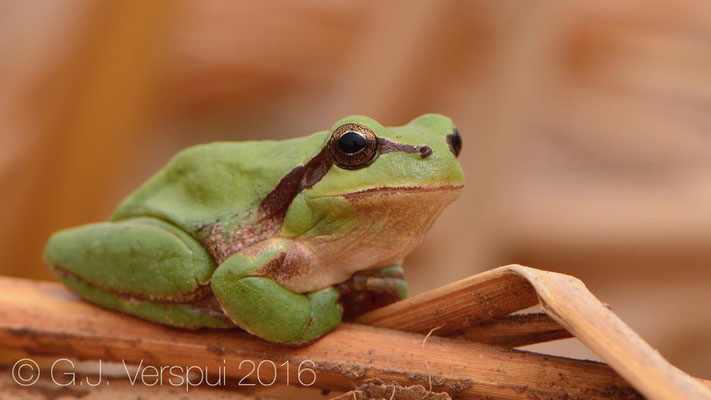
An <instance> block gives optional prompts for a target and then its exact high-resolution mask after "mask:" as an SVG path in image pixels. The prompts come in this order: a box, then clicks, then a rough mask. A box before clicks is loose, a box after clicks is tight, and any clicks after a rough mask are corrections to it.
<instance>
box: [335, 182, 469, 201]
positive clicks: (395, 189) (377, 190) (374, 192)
mask: <svg viewBox="0 0 711 400" xmlns="http://www.w3.org/2000/svg"><path fill="white" fill-rule="evenodd" d="M463 187H464V185H440V186H381V187H374V188H369V189H363V190H359V191H356V192H350V193H344V194H340V195H335V196H340V197H344V198H346V199H354V198H360V197H369V196H387V195H392V194H408V193H412V194H416V193H429V192H459V191H461V190H462V188H463ZM323 197H325V196H323Z"/></svg>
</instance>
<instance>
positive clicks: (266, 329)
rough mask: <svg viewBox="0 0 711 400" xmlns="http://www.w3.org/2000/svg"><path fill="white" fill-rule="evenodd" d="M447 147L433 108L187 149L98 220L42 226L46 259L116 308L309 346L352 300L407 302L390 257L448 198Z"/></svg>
mask: <svg viewBox="0 0 711 400" xmlns="http://www.w3.org/2000/svg"><path fill="white" fill-rule="evenodd" d="M461 148H462V138H461V135H460V132H459V130H458V129H457V128H456V127H455V125H454V124H453V122H452V120H451V119H450V118H449V117H446V116H443V115H440V114H425V115H422V116H419V117H417V118H415V119H413V120H412V121H410V122H409V123H407V124H405V125H401V126H393V127H385V126H383V125H381V124H380V123H378V122H377V121H375V120H374V119H372V118H369V117H366V116H362V115H353V116H348V117H345V118H342V119H340V120H339V121H337V122H336V123H335V124H333V125H332V126H331V128H330V129H328V130H322V131H319V132H316V133H314V134H311V135H307V136H303V137H297V138H291V139H284V140H250V141H242V142H227V141H225V142H214V143H207V144H200V145H196V146H192V147H189V148H187V149H185V150H182V151H180V152H178V153H177V154H176V155H175V156H173V157H172V158H171V159H170V160H169V161H168V163H167V164H166V165H165V166H164V167H163V168H162V169H160V170H159V171H158V172H156V173H155V174H154V175H153V176H151V177H150V178H149V179H148V180H147V181H146V182H145V183H143V184H142V185H140V186H139V187H138V188H137V189H136V190H135V191H134V192H133V193H131V194H130V195H128V197H126V198H125V199H124V200H123V201H121V202H120V203H119V205H118V206H117V208H116V209H115V211H114V212H113V214H111V215H110V217H109V218H108V220H107V221H105V222H97V223H89V224H85V225H80V226H77V227H73V228H68V229H64V230H61V231H58V232H56V233H54V234H52V235H51V236H50V237H49V239H48V241H47V244H46V246H45V250H44V260H45V263H46V264H47V265H48V267H49V269H50V270H51V271H52V273H53V275H54V276H55V277H56V278H57V280H59V281H60V282H62V283H63V284H64V285H65V286H66V287H68V288H69V289H70V290H71V291H73V292H75V293H76V294H78V295H79V296H80V297H81V298H84V299H85V300H88V301H89V302H91V303H95V304H97V305H99V306H102V307H105V308H108V309H111V310H114V311H118V312H122V313H126V314H130V315H133V316H136V317H139V318H143V319H146V320H150V321H154V322H158V323H162V324H166V325H170V326H177V327H182V328H190V329H198V328H236V327H239V328H242V329H243V330H245V331H247V332H249V333H250V334H252V335H255V336H257V337H259V338H261V339H264V340H266V341H269V342H275V343H281V344H287V345H300V344H305V343H309V342H312V341H314V340H316V339H318V338H319V337H321V336H323V335H324V334H326V333H327V332H329V331H331V330H332V329H334V328H335V327H337V326H338V325H339V323H340V322H341V321H342V320H343V319H344V313H345V314H346V315H347V314H348V312H347V309H346V307H344V304H360V303H359V301H353V299H357V298H360V299H362V298H370V299H371V300H372V299H381V300H382V299H387V301H380V300H379V301H375V300H373V301H371V302H370V303H369V304H366V306H363V307H360V308H361V309H370V308H372V307H373V304H376V303H384V304H389V303H391V302H394V301H397V300H400V299H404V298H405V297H406V296H407V281H406V280H405V277H404V272H403V269H402V263H403V259H404V258H405V256H407V255H408V254H410V253H411V252H412V251H413V250H414V249H415V248H416V247H417V246H418V245H419V244H420V243H421V242H422V240H423V237H424V235H425V232H426V231H428V230H429V228H430V227H431V226H432V224H433V222H434V221H435V219H436V218H437V216H438V215H439V214H440V213H441V212H442V210H443V209H444V208H445V207H446V206H447V205H449V204H450V203H452V202H453V201H454V200H455V199H456V198H457V197H459V195H460V193H461V191H462V188H463V186H464V179H465V177H464V172H463V169H462V166H461V164H460V162H459V160H458V156H459V154H460V151H461ZM364 293H365V294H366V295H365V296H363V294H364ZM368 294H371V295H372V296H371V297H369V296H368ZM356 295H359V296H356ZM348 299H350V300H348ZM349 301H350V303H349ZM361 303H362V302H361ZM378 305H381V304H376V305H375V306H378ZM354 308H358V307H354ZM361 311H362V310H361Z"/></svg>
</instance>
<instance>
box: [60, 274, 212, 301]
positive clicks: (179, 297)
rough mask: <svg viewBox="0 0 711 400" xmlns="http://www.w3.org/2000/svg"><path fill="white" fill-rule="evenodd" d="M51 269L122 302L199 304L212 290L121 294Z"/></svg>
mask: <svg viewBox="0 0 711 400" xmlns="http://www.w3.org/2000/svg"><path fill="white" fill-rule="evenodd" d="M52 269H54V271H55V272H56V273H57V274H58V275H60V276H62V277H63V278H71V279H74V280H77V281H80V282H82V283H83V284H85V285H87V286H91V287H93V288H95V289H99V290H102V291H104V292H111V293H112V294H114V295H115V296H116V297H118V298H120V299H123V300H130V301H147V302H151V303H166V304H182V303H194V302H199V301H202V300H204V299H207V298H209V297H212V289H211V288H210V284H209V283H206V284H198V286H197V287H196V288H195V289H193V290H191V291H189V292H184V293H178V294H175V295H172V296H154V295H151V294H148V293H131V292H122V291H117V290H113V289H107V288H105V287H103V286H101V285H97V284H96V283H94V282H91V281H89V280H87V279H85V278H84V277H82V276H81V275H79V274H77V273H76V272H73V271H70V270H68V269H66V268H64V267H62V266H60V265H54V266H52Z"/></svg>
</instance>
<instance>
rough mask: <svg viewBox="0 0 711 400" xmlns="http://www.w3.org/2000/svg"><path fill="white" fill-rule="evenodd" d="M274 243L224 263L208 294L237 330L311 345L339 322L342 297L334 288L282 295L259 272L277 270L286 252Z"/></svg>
mask: <svg viewBox="0 0 711 400" xmlns="http://www.w3.org/2000/svg"><path fill="white" fill-rule="evenodd" d="M293 246H298V244H294V243H293V242H291V241H289V240H287V239H275V240H271V241H269V242H267V243H263V244H260V245H257V246H255V247H254V248H250V249H246V250H247V251H244V252H240V253H237V254H235V255H233V256H231V257H229V258H228V259H227V260H225V261H224V262H223V263H222V264H220V266H219V267H218V268H217V270H216V271H215V273H214V274H213V276H212V290H213V292H214V293H215V296H216V297H217V299H218V301H219V302H220V304H221V305H222V309H223V310H224V312H225V313H226V314H227V315H228V316H229V317H230V318H231V319H232V320H233V321H234V322H235V323H236V324H237V325H239V326H240V327H241V328H243V329H245V330H246V331H248V332H250V333H252V334H254V335H256V336H259V337H261V338H263V339H265V340H269V341H271V342H278V343H287V344H299V343H306V342H310V341H312V340H315V339H317V338H319V337H320V336H322V335H323V334H324V333H326V332H328V331H330V330H331V329H333V328H334V327H336V325H338V324H339V323H340V322H341V319H342V316H343V308H342V307H341V305H340V303H339V297H340V293H339V291H338V290H336V289H334V288H330V287H329V288H325V289H321V290H316V291H313V292H311V293H307V294H300V293H296V292H292V291H290V290H287V289H285V288H284V287H283V286H281V285H279V283H277V282H276V281H274V280H273V279H271V278H269V277H267V276H259V273H258V270H259V269H260V268H262V267H268V268H267V269H274V270H279V268H280V266H281V263H282V262H283V260H284V259H285V256H286V254H287V252H288V251H289V249H290V248H293Z"/></svg>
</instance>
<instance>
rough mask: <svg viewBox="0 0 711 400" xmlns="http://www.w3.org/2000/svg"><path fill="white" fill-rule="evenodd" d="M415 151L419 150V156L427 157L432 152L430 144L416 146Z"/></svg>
mask: <svg viewBox="0 0 711 400" xmlns="http://www.w3.org/2000/svg"><path fill="white" fill-rule="evenodd" d="M417 151H419V152H420V157H422V158H427V157H429V156H430V154H432V148H431V147H430V146H417Z"/></svg>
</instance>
